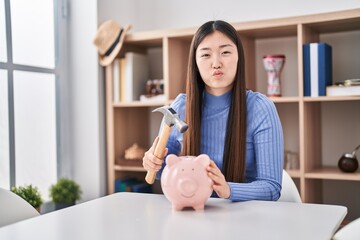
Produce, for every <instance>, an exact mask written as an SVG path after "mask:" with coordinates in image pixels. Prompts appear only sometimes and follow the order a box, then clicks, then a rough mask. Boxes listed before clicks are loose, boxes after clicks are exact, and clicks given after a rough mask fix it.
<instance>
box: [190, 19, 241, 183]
mask: <svg viewBox="0 0 360 240" xmlns="http://www.w3.org/2000/svg"><path fill="white" fill-rule="evenodd" d="M215 31H219V32H221V33H223V34H225V35H226V36H227V37H228V38H230V39H231V41H232V42H233V43H234V44H235V45H236V47H237V51H238V64H237V72H236V76H235V81H234V83H233V88H232V97H231V105H230V110H229V116H228V121H227V127H226V138H225V144H224V156H223V168H222V172H223V174H224V176H225V178H226V180H227V181H228V182H242V181H243V180H244V177H245V151H246V87H245V63H244V50H243V46H242V43H241V40H240V36H239V35H238V33H237V32H236V30H235V28H234V27H233V26H232V25H230V24H229V23H227V22H224V21H219V20H218V21H209V22H206V23H205V24H203V25H202V26H201V27H200V28H199V29H198V30H197V32H196V33H195V35H194V37H193V39H192V43H191V47H190V53H189V65H188V72H187V83H186V117H185V118H186V122H187V124H188V125H189V129H188V131H187V132H185V134H184V142H183V154H184V155H192V156H197V155H199V154H200V144H201V142H200V141H201V139H200V136H201V134H200V130H201V115H202V97H203V91H204V88H205V84H204V82H203V80H202V78H201V76H200V72H199V70H198V67H197V64H196V49H197V48H198V46H199V44H200V43H201V42H202V41H203V39H204V38H205V37H206V36H208V35H209V34H211V33H213V32H215Z"/></svg>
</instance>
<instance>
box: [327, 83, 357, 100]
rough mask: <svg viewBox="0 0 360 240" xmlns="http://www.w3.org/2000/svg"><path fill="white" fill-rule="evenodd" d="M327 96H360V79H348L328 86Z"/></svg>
mask: <svg viewBox="0 0 360 240" xmlns="http://www.w3.org/2000/svg"><path fill="white" fill-rule="evenodd" d="M326 96H360V79H348V80H345V81H344V82H339V83H336V84H335V85H332V86H328V87H326Z"/></svg>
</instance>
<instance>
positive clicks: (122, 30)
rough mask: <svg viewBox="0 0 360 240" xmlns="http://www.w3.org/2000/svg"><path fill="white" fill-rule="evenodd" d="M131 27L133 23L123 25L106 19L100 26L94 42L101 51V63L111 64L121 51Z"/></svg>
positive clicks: (99, 51)
mask: <svg viewBox="0 0 360 240" xmlns="http://www.w3.org/2000/svg"><path fill="white" fill-rule="evenodd" d="M130 29H131V25H126V26H125V27H121V26H120V25H119V24H118V23H117V22H116V21H114V20H108V21H105V22H103V23H102V24H101V25H100V26H99V28H98V30H97V32H96V35H95V37H94V40H93V42H94V44H95V46H96V47H97V50H98V53H99V59H100V60H99V62H100V65H102V66H107V65H109V64H111V62H112V61H113V60H114V59H115V57H116V56H117V55H118V53H119V52H120V49H121V47H122V45H123V43H124V40H125V36H126V33H127V32H128V31H129V30H130Z"/></svg>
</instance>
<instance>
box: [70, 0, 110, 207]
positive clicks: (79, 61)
mask: <svg viewBox="0 0 360 240" xmlns="http://www.w3.org/2000/svg"><path fill="white" fill-rule="evenodd" d="M68 2H69V17H68V23H69V25H68V27H69V43H70V44H69V45H70V48H69V49H68V56H69V59H68V67H69V92H70V94H69V95H70V122H71V129H70V133H69V134H70V138H69V139H70V142H71V143H70V145H71V155H72V157H71V160H72V163H70V164H71V167H72V175H73V176H72V177H73V178H74V180H75V181H77V182H78V183H79V184H80V185H81V188H82V190H83V196H82V200H83V201H86V200H90V199H94V198H97V197H99V196H102V195H104V194H105V179H106V177H105V161H104V159H105V157H104V151H103V150H104V137H103V133H104V132H103V126H104V122H103V116H104V114H103V112H102V110H103V107H102V106H100V105H101V104H102V103H103V102H102V100H101V99H102V98H103V95H102V85H101V84H99V83H100V81H101V80H100V79H101V78H100V77H99V68H98V62H97V53H96V49H95V47H94V45H93V43H92V39H93V37H94V36H95V33H96V29H97V1H96V0H76V1H68ZM63 174H66V173H63Z"/></svg>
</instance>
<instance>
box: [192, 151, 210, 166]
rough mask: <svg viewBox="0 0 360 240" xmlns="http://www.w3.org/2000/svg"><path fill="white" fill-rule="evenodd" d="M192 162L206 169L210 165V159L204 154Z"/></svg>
mask: <svg viewBox="0 0 360 240" xmlns="http://www.w3.org/2000/svg"><path fill="white" fill-rule="evenodd" d="M194 161H195V162H198V163H200V164H201V165H202V166H204V167H207V166H209V164H210V158H209V156H208V155H206V154H201V155H199V156H197V157H196V158H195V160H194Z"/></svg>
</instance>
